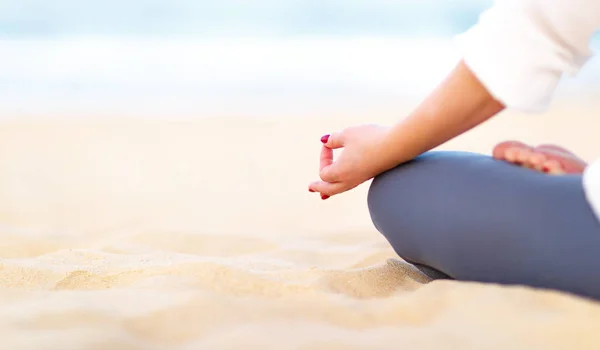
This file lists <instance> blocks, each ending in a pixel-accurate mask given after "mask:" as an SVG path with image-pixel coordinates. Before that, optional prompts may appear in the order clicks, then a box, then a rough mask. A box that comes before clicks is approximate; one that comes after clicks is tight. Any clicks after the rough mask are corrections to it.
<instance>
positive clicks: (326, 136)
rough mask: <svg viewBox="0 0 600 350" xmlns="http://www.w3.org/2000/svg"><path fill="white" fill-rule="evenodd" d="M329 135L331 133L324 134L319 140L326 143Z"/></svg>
mask: <svg viewBox="0 0 600 350" xmlns="http://www.w3.org/2000/svg"><path fill="white" fill-rule="evenodd" d="M330 136H331V135H325V136H323V137H321V142H323V143H327V141H329V137H330Z"/></svg>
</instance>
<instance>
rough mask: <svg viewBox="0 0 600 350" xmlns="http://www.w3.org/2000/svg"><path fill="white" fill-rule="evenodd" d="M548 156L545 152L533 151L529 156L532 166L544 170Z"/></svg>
mask: <svg viewBox="0 0 600 350" xmlns="http://www.w3.org/2000/svg"><path fill="white" fill-rule="evenodd" d="M546 160H547V159H546V156H545V155H544V154H543V153H537V152H532V153H531V156H530V157H529V164H530V165H531V168H533V169H535V170H538V171H543V170H544V162H545V161H546Z"/></svg>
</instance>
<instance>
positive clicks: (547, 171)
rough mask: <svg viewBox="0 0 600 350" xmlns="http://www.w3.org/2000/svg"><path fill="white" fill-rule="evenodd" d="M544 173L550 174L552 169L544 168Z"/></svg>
mask: <svg viewBox="0 0 600 350" xmlns="http://www.w3.org/2000/svg"><path fill="white" fill-rule="evenodd" d="M542 171H543V172H545V173H549V172H550V168H548V167H543V168H542Z"/></svg>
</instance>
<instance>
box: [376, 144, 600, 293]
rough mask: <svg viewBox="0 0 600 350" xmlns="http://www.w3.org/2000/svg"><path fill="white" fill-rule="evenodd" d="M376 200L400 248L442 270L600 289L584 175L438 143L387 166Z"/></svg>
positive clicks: (440, 273)
mask: <svg viewBox="0 0 600 350" xmlns="http://www.w3.org/2000/svg"><path fill="white" fill-rule="evenodd" d="M368 202H369V210H370V212H371V218H372V220H373V223H374V224H375V227H376V228H377V229H378V230H379V231H380V232H381V233H382V234H383V235H384V236H385V237H386V238H387V240H388V241H389V242H390V244H391V245H392V247H393V248H394V249H395V251H396V252H397V253H398V255H400V256H401V257H402V258H403V259H405V260H406V261H408V262H410V263H412V264H414V265H415V266H417V267H419V268H420V269H421V270H422V271H423V272H425V273H427V274H428V275H430V276H432V277H440V278H453V279H458V280H465V281H478V282H489V283H500V284H509V285H510V284H518V285H528V286H533V287H538V288H548V289H556V290H561V291H565V292H570V293H574V294H577V295H581V296H586V297H591V298H594V299H600V272H599V270H600V224H599V222H598V220H597V219H596V217H595V215H594V213H593V211H592V209H591V208H590V206H589V204H588V202H587V200H586V198H585V193H584V191H583V187H582V177H581V176H579V175H565V176H550V175H546V174H543V173H539V172H536V171H532V170H529V169H525V168H521V167H517V166H514V165H510V164H508V163H505V162H501V161H496V160H494V159H492V158H490V157H487V156H483V155H478V154H471V153H460V152H431V153H427V154H424V155H422V156H420V157H418V158H417V159H415V160H413V161H411V162H408V163H406V164H403V165H401V166H398V167H397V168H394V169H392V170H389V171H387V172H385V173H383V174H381V175H379V176H377V177H376V178H375V179H374V180H373V183H372V185H371V188H370V191H369V199H368Z"/></svg>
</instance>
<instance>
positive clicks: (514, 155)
mask: <svg viewBox="0 0 600 350" xmlns="http://www.w3.org/2000/svg"><path fill="white" fill-rule="evenodd" d="M520 154H521V149H520V148H517V147H511V148H509V149H507V150H506V152H505V154H504V159H505V160H506V161H508V162H511V163H517V162H518V161H519V155H520Z"/></svg>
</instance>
